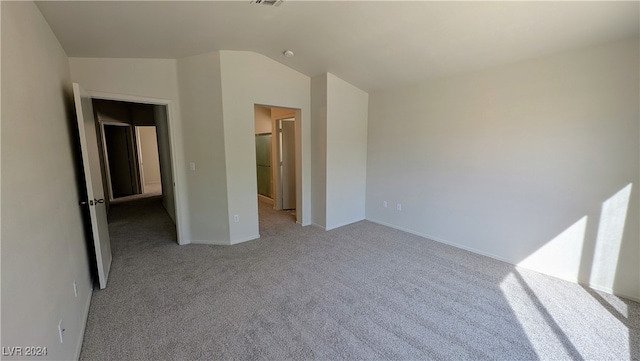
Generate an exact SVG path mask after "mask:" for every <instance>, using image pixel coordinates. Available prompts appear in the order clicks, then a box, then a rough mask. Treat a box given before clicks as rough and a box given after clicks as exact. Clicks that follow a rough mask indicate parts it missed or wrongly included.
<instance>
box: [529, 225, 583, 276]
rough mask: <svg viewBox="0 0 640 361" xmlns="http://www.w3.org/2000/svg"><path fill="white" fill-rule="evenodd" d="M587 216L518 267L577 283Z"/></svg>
mask: <svg viewBox="0 0 640 361" xmlns="http://www.w3.org/2000/svg"><path fill="white" fill-rule="evenodd" d="M586 228H587V216H584V217H582V218H581V219H580V220H578V221H577V222H576V223H574V224H573V225H572V226H570V227H569V228H567V229H566V230H564V232H562V233H560V234H559V235H558V236H556V237H555V238H554V239H552V240H551V241H549V242H547V243H546V244H545V245H544V246H542V247H541V248H539V249H538V250H537V251H536V252H535V253H532V254H531V255H530V256H529V257H527V258H525V259H524V260H523V261H522V262H520V263H518V266H521V267H524V268H528V269H531V270H534V271H538V272H540V273H545V274H548V275H551V276H554V277H558V278H562V279H565V280H567V281H572V282H577V281H578V273H579V271H580V260H581V258H582V247H583V243H584V236H585V230H586Z"/></svg>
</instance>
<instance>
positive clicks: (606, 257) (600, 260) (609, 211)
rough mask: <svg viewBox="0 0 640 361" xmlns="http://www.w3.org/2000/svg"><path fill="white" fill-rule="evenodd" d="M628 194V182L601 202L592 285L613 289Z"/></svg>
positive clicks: (629, 187)
mask: <svg viewBox="0 0 640 361" xmlns="http://www.w3.org/2000/svg"><path fill="white" fill-rule="evenodd" d="M630 196H631V184H628V185H627V186H626V187H624V188H622V189H621V190H620V191H619V192H618V193H616V194H615V195H613V196H612V197H611V198H609V199H608V200H606V201H605V202H604V203H602V213H601V214H600V225H599V227H598V237H597V238H596V245H595V251H594V254H593V263H592V266H591V278H590V280H589V283H590V284H592V285H597V286H599V287H603V288H605V289H609V290H611V289H613V283H614V281H615V276H616V269H617V266H618V257H619V255H620V243H621V242H622V236H623V233H624V225H625V222H626V218H627V209H628V207H629V198H630Z"/></svg>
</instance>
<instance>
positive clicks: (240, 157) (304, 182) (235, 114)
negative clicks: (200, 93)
mask: <svg viewBox="0 0 640 361" xmlns="http://www.w3.org/2000/svg"><path fill="white" fill-rule="evenodd" d="M220 63H221V72H222V110H223V118H224V139H225V142H224V145H225V157H226V176H227V196H228V201H229V219H228V220H229V228H230V241H231V243H232V244H233V243H237V242H242V241H246V240H250V239H254V238H257V237H259V234H258V204H257V197H256V193H257V188H256V167H255V164H256V159H255V158H256V154H255V140H254V137H255V136H254V116H253V111H254V109H253V107H254V104H261V105H273V106H282V107H287V108H296V109H301V120H300V122H296V136H297V139H298V140H299V141H301V144H296V147H297V148H298V149H297V150H298V151H297V152H296V153H297V154H296V168H297V169H299V170H300V174H299V179H298V180H297V182H299V186H298V194H297V197H296V198H297V201H298V206H297V209H298V212H300V213H301V218H300V222H301V223H302V224H303V225H308V224H309V223H310V221H311V215H310V209H311V205H310V196H311V190H310V185H311V162H310V160H311V154H310V140H311V124H310V112H309V107H310V104H309V103H310V98H309V91H310V78H309V77H307V76H306V75H303V74H301V73H298V72H296V71H294V70H292V69H291V68H288V67H286V66H284V65H282V64H280V63H278V62H275V61H273V60H271V59H269V58H267V57H265V56H263V55H260V54H257V53H253V52H245V51H221V52H220ZM297 143H298V142H297ZM234 214H237V215H239V216H240V222H238V223H235V222H233V215H234Z"/></svg>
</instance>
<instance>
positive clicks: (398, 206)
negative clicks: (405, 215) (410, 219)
mask: <svg viewBox="0 0 640 361" xmlns="http://www.w3.org/2000/svg"><path fill="white" fill-rule="evenodd" d="M396 209H397V210H398V212H400V211H402V204H400V203H398V204H397V205H396Z"/></svg>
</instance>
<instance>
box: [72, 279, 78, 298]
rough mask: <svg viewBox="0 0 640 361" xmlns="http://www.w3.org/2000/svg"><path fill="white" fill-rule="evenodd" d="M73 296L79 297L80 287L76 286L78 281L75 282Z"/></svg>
mask: <svg viewBox="0 0 640 361" xmlns="http://www.w3.org/2000/svg"><path fill="white" fill-rule="evenodd" d="M73 294H74V295H75V296H76V297H78V285H77V284H76V280H73Z"/></svg>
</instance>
